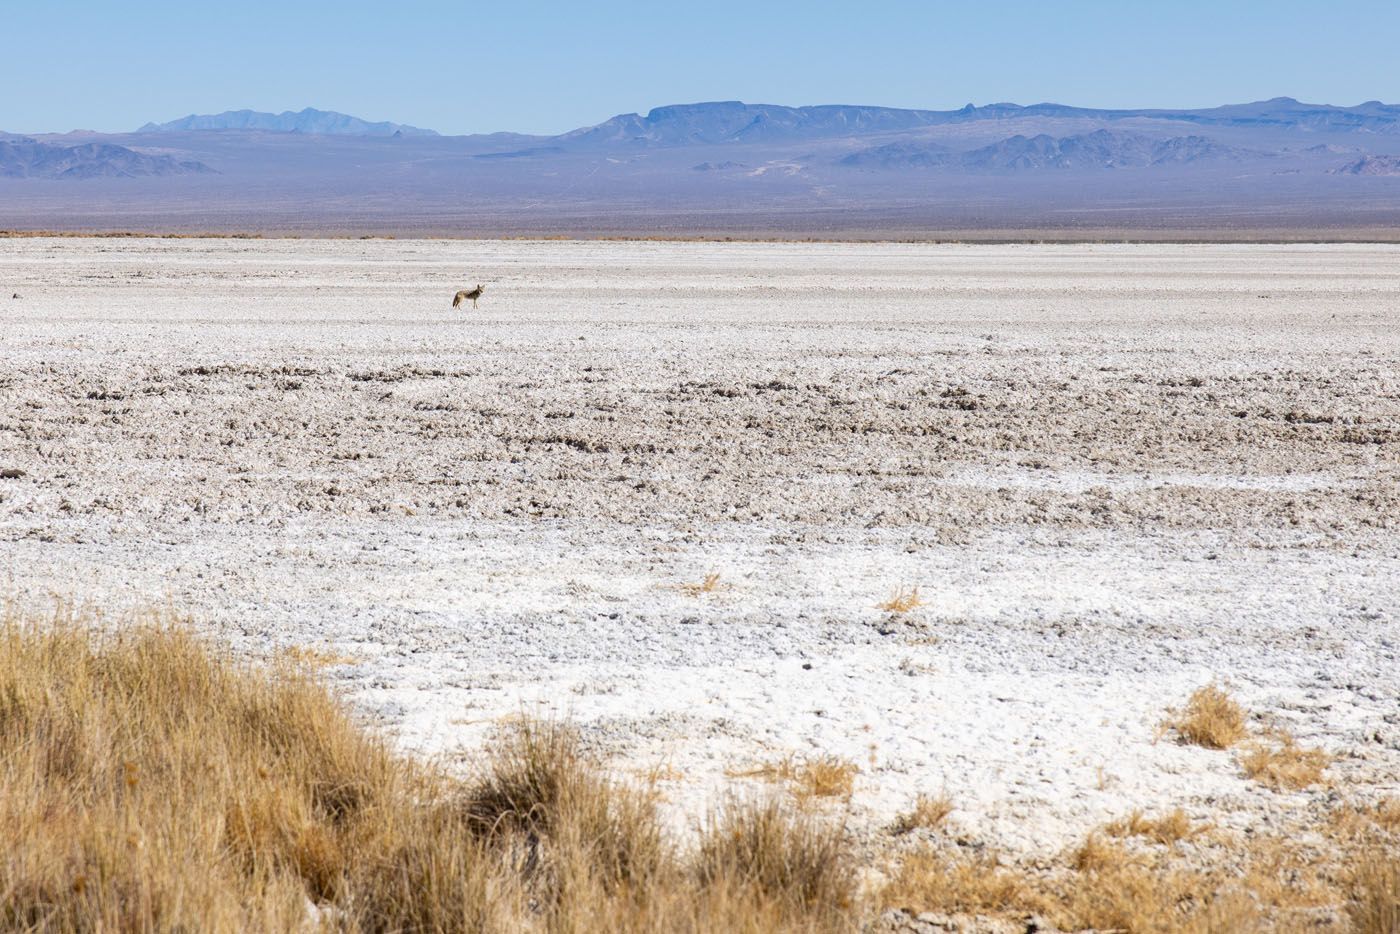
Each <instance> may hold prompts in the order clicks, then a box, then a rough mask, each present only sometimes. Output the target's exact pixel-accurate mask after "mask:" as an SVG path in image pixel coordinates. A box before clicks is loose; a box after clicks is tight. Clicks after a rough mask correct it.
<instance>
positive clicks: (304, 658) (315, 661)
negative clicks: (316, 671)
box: [282, 645, 359, 668]
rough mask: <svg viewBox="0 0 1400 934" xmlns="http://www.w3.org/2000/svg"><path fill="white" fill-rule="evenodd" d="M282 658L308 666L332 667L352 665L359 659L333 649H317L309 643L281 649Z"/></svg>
mask: <svg viewBox="0 0 1400 934" xmlns="http://www.w3.org/2000/svg"><path fill="white" fill-rule="evenodd" d="M282 658H284V659H286V660H287V661H289V662H291V663H293V664H296V665H306V666H308V667H310V668H334V667H336V666H338V665H353V664H355V663H356V662H358V661H359V659H357V658H355V657H354V656H353V655H346V654H345V653H343V652H337V651H335V650H333V649H318V648H316V647H315V646H310V645H291V646H288V647H287V648H285V649H283V650H282Z"/></svg>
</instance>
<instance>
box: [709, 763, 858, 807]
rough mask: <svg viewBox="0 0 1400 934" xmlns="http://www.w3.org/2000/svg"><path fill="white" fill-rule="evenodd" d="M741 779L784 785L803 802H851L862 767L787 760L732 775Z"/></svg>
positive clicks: (849, 764)
mask: <svg viewBox="0 0 1400 934" xmlns="http://www.w3.org/2000/svg"><path fill="white" fill-rule="evenodd" d="M730 774H731V775H734V776H737V777H740V778H761V779H763V780H765V781H771V782H784V783H786V784H787V785H788V787H789V790H791V791H792V793H793V795H794V796H795V797H796V798H797V799H798V800H799V801H809V800H811V799H813V798H849V797H850V796H851V793H852V792H853V791H854V789H855V779H856V776H857V775H859V774H860V767H859V766H858V765H856V764H855V763H854V762H852V761H851V760H850V759H843V758H842V757H840V756H811V757H807V758H799V757H797V756H787V757H785V758H782V759H779V760H777V761H775V762H769V763H765V764H764V765H760V766H758V767H757V768H753V769H747V770H744V771H739V772H732V773H730Z"/></svg>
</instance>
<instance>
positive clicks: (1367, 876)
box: [1346, 850, 1400, 934]
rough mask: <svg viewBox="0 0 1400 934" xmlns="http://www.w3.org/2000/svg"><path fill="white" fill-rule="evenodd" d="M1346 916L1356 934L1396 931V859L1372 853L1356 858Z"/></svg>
mask: <svg viewBox="0 0 1400 934" xmlns="http://www.w3.org/2000/svg"><path fill="white" fill-rule="evenodd" d="M1346 913H1347V918H1348V920H1350V921H1351V926H1352V930H1354V931H1355V932H1356V934H1395V932H1396V931H1400V856H1396V855H1395V854H1394V853H1389V854H1387V853H1385V852H1382V851H1378V850H1372V851H1368V852H1366V853H1364V854H1362V855H1361V856H1359V857H1358V858H1357V860H1356V862H1355V866H1354V868H1353V870H1352V873H1351V898H1350V900H1349V901H1348V902H1347V906H1346Z"/></svg>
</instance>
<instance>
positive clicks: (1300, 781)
mask: <svg viewBox="0 0 1400 934" xmlns="http://www.w3.org/2000/svg"><path fill="white" fill-rule="evenodd" d="M1276 738H1277V739H1278V741H1279V745H1277V746H1273V745H1270V744H1268V743H1265V742H1260V743H1256V744H1255V745H1254V746H1253V747H1252V748H1251V749H1250V750H1249V751H1248V752H1247V753H1246V754H1245V756H1244V758H1243V759H1241V760H1240V765H1241V766H1242V767H1243V768H1244V773H1245V775H1247V776H1249V777H1250V778H1252V779H1253V780H1254V781H1256V782H1259V783H1260V784H1262V785H1264V786H1266V787H1268V788H1272V789H1273V790H1274V791H1296V790H1298V789H1299V788H1307V787H1308V786H1309V785H1316V784H1318V783H1319V782H1321V781H1322V779H1323V773H1324V772H1326V771H1327V766H1328V764H1329V763H1330V762H1331V761H1332V758H1331V756H1329V755H1327V753H1325V752H1323V751H1322V750H1320V749H1304V748H1303V747H1301V746H1299V745H1298V744H1297V742H1296V741H1295V740H1294V739H1293V737H1292V736H1290V735H1288V734H1287V733H1279V734H1276Z"/></svg>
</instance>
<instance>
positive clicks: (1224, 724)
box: [1166, 684, 1245, 749]
mask: <svg viewBox="0 0 1400 934" xmlns="http://www.w3.org/2000/svg"><path fill="white" fill-rule="evenodd" d="M1166 726H1168V727H1170V728H1171V729H1174V730H1176V732H1177V735H1178V736H1180V737H1181V739H1182V741H1183V742H1186V743H1191V744H1193V745H1196V746H1204V747H1205V748H1207V749H1228V748H1230V747H1231V746H1233V745H1234V744H1235V743H1237V742H1239V741H1240V740H1241V739H1243V738H1244V735H1245V712H1244V708H1243V707H1241V706H1240V705H1239V704H1238V703H1236V702H1235V700H1234V698H1232V697H1230V695H1229V694H1227V693H1226V692H1225V691H1224V690H1223V689H1221V688H1220V687H1218V686H1216V685H1214V684H1208V685H1206V686H1205V687H1202V688H1197V689H1196V691H1195V692H1194V693H1193V694H1192V695H1191V697H1190V698H1189V699H1188V700H1187V702H1186V708H1185V710H1182V711H1180V712H1178V713H1176V714H1175V715H1174V716H1173V717H1172V718H1171V719H1169V720H1168V721H1167V723H1166Z"/></svg>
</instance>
